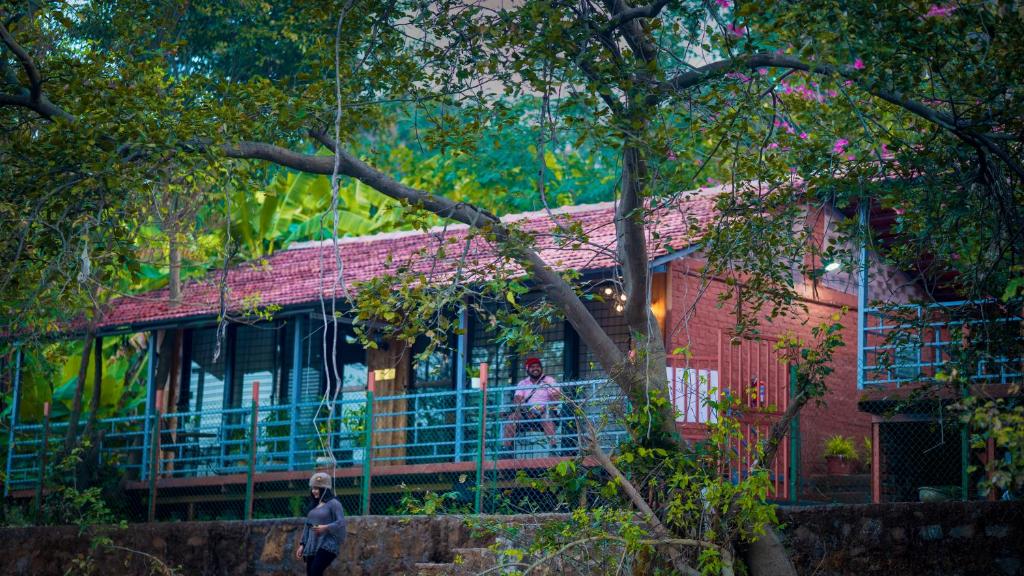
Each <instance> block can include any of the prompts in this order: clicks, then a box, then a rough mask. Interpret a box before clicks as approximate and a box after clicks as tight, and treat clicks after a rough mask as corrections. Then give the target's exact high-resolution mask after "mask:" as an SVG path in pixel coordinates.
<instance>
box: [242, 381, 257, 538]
mask: <svg viewBox="0 0 1024 576" xmlns="http://www.w3.org/2000/svg"><path fill="white" fill-rule="evenodd" d="M259 418H260V383H259V381H256V382H253V383H252V408H251V410H250V412H249V467H248V468H247V469H246V471H245V519H246V520H252V505H253V498H254V496H255V491H254V486H253V483H254V480H255V476H256V437H257V436H258V435H259Z"/></svg>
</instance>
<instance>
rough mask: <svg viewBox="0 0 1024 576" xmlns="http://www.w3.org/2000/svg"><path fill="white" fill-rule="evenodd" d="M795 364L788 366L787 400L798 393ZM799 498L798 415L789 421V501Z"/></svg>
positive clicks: (794, 502)
mask: <svg viewBox="0 0 1024 576" xmlns="http://www.w3.org/2000/svg"><path fill="white" fill-rule="evenodd" d="M798 388H799V387H798V386H797V372H796V364H793V365H791V366H790V367H789V399H790V400H789V401H790V402H792V401H793V400H794V399H795V398H796V397H797V394H798V393H799V390H798ZM799 499H800V416H799V414H798V415H796V416H794V417H793V419H792V420H791V421H790V422H789V501H790V503H792V504H796V503H797V501H798V500H799Z"/></svg>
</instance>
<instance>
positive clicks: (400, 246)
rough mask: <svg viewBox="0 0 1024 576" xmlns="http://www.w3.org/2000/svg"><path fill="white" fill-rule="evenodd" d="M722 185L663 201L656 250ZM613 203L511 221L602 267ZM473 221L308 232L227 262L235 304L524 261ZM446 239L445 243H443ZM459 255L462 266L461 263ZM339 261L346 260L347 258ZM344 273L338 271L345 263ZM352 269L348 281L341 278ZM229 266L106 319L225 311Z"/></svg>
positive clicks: (677, 240)
mask: <svg viewBox="0 0 1024 576" xmlns="http://www.w3.org/2000/svg"><path fill="white" fill-rule="evenodd" d="M718 192H720V190H717V189H711V190H702V191H700V192H699V193H694V194H693V195H687V197H686V198H685V199H683V200H680V201H678V202H677V203H675V204H673V205H671V206H668V207H661V208H658V209H656V210H655V211H654V212H653V215H652V216H651V218H650V221H651V225H650V226H649V229H650V230H652V231H656V232H657V235H656V236H657V238H656V239H655V240H651V242H650V247H649V254H650V258H651V259H652V260H654V259H656V258H658V257H659V256H664V255H666V254H669V253H671V252H672V251H674V250H681V249H683V248H686V247H687V246H689V245H691V244H692V243H693V241H694V240H695V233H696V232H697V231H699V230H703V229H704V228H705V226H706V225H707V223H708V222H709V221H710V219H711V217H712V215H713V212H714V196H715V195H716V194H717V193H718ZM614 217H615V207H614V205H613V204H612V203H610V202H606V203H602V204H591V205H584V206H569V207H564V208H559V209H555V210H551V211H540V212H529V213H522V214H511V215H508V216H505V217H503V218H502V221H503V222H506V223H513V222H514V223H515V224H514V226H516V227H519V229H521V230H523V231H526V232H529V233H531V234H532V235H534V236H535V237H536V239H537V240H536V248H537V249H538V251H539V253H540V256H541V258H543V259H544V261H545V262H547V263H549V264H550V265H551V266H552V267H554V268H555V269H558V270H568V269H575V270H579V271H581V272H582V271H594V270H602V269H607V268H611V267H613V266H615V264H616V263H615V258H614V255H615V236H616V235H615V222H614ZM569 226H573V227H574V228H575V230H576V231H579V230H582V231H583V232H584V233H585V234H586V236H587V239H588V242H586V243H584V244H582V245H581V244H575V245H569V244H567V242H566V241H565V240H564V238H565V236H564V235H563V236H562V239H561V240H560V239H559V234H558V231H559V227H565V228H568V227H569ZM466 238H467V227H466V226H464V225H453V226H448V227H442V228H434V229H431V230H428V231H426V232H421V231H403V232H389V233H384V234H377V235H373V236H361V237H354V238H340V239H338V240H337V245H338V250H337V255H336V252H335V250H334V245H335V242H334V241H332V240H327V241H323V242H304V243H297V244H293V245H292V246H290V247H289V248H288V249H285V250H282V251H279V252H276V253H274V254H273V255H271V256H269V257H268V258H266V260H265V262H263V263H260V262H246V263H242V264H239V265H236V266H234V267H232V268H229V269H228V271H227V279H226V283H225V285H226V288H227V299H226V300H227V308H228V310H230V311H239V310H243V309H245V308H246V307H251V306H253V305H258V306H260V307H263V306H268V305H278V306H282V307H284V306H291V305H301V304H316V303H318V302H319V301H320V298H321V294H322V295H323V297H324V298H330V297H331V296H332V295H334V294H338V296H339V297H342V296H344V295H345V293H346V292H347V293H348V294H352V293H353V291H355V290H358V285H359V284H360V283H361V282H365V281H367V280H371V279H373V278H375V277H379V276H382V275H385V274H386V273H388V272H393V271H394V270H395V269H397V268H398V267H399V266H403V265H405V266H408V267H409V268H410V269H412V270H415V271H417V272H420V273H422V274H423V277H422V278H423V279H424V280H425V281H427V282H430V283H444V282H450V281H451V278H452V277H453V276H454V275H455V273H456V270H458V271H459V274H461V278H462V279H463V280H466V281H472V280H473V279H480V278H481V277H482V276H485V275H486V274H487V273H488V270H489V269H490V268H489V267H490V266H495V265H498V266H503V267H504V269H505V270H510V271H513V272H514V271H515V270H517V267H516V266H515V265H514V264H511V263H509V262H506V261H502V260H501V259H500V258H499V257H498V256H497V253H496V251H495V249H494V246H492V245H491V244H489V243H488V242H486V241H485V240H483V239H482V238H480V237H479V236H474V237H473V238H472V240H471V241H470V242H469V244H468V245H467V243H466V242H465V240H466ZM442 247H443V251H439V249H441V248H442ZM460 263H461V266H460ZM339 264H340V268H339ZM339 269H340V270H341V274H340V275H339V274H338V270H339ZM337 277H340V278H343V279H344V289H343V288H342V287H341V285H340V283H339V284H336V283H335V280H334V279H335V278H337ZM221 279H222V272H221V271H218V270H214V271H211V272H210V273H208V274H207V275H206V276H205V277H203V278H201V279H198V280H191V281H187V282H186V283H185V284H184V286H183V287H182V299H181V300H182V301H181V303H180V304H178V305H172V304H171V303H170V301H169V299H168V291H167V289H166V288H163V289H159V290H154V291H151V292H147V293H144V294H139V295H133V296H124V297H121V298H118V299H116V300H114V301H113V302H111V304H110V306H109V308H108V310H107V312H106V314H105V315H104V320H103V321H102V323H101V324H100V328H101V329H107V330H110V329H116V328H119V327H127V326H141V325H146V324H155V323H164V322H168V321H174V320H182V319H186V318H195V317H210V316H216V315H217V314H218V313H219V311H220V290H221Z"/></svg>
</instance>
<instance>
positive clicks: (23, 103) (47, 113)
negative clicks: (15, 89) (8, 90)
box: [0, 88, 75, 121]
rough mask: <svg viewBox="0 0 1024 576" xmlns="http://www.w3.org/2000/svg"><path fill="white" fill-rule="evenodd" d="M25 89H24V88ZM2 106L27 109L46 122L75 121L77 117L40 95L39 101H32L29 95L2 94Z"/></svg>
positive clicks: (0, 96) (0, 95)
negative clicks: (56, 119) (59, 119)
mask: <svg viewBox="0 0 1024 576" xmlns="http://www.w3.org/2000/svg"><path fill="white" fill-rule="evenodd" d="M22 89H24V88H22ZM0 106H17V107H19V108H27V109H28V110H31V111H33V112H35V113H36V114H39V116H41V117H42V118H44V119H46V120H53V119H54V118H61V119H63V120H67V121H74V120H75V117H74V116H72V115H71V114H68V113H67V112H65V111H64V110H63V109H62V108H60V107H59V106H56V105H55V104H53V103H52V102H50V99H49V98H47V97H46V95H45V94H40V95H39V99H38V100H34V101H33V100H32V97H31V96H29V95H28V94H23V95H20V96H16V95H14V94H0Z"/></svg>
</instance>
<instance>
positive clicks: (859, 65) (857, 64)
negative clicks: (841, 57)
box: [853, 58, 864, 70]
mask: <svg viewBox="0 0 1024 576" xmlns="http://www.w3.org/2000/svg"><path fill="white" fill-rule="evenodd" d="M853 69H854V70H863V69H864V61H863V60H861V59H860V58H857V59H856V60H854V61H853Z"/></svg>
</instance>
